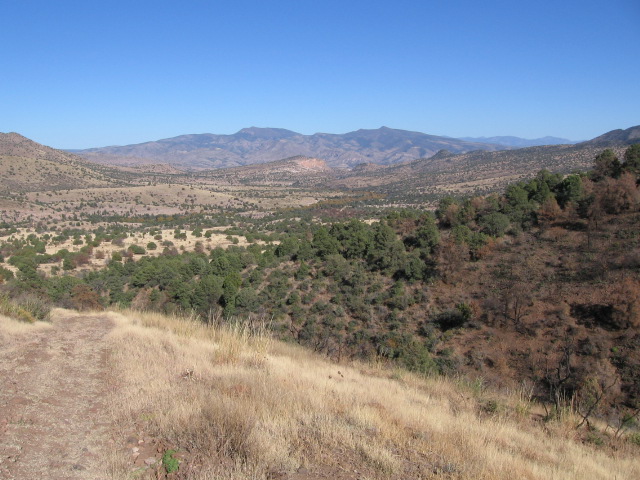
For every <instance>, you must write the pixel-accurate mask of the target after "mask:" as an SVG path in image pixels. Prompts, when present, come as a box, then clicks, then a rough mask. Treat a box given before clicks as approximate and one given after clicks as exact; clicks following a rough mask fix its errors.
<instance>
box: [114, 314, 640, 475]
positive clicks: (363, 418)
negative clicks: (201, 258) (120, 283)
mask: <svg viewBox="0 0 640 480" xmlns="http://www.w3.org/2000/svg"><path fill="white" fill-rule="evenodd" d="M110 315H111V316H112V317H113V319H114V320H115V322H116V324H117V327H116V329H115V330H114V331H113V332H112V333H111V334H110V337H109V342H110V345H111V355H110V365H111V368H112V373H113V376H114V378H116V379H117V381H118V384H119V388H118V390H117V393H114V395H113V396H112V397H111V398H110V404H111V410H112V414H113V416H114V417H115V419H116V421H117V423H118V425H120V427H121V429H122V432H127V431H132V430H134V429H135V431H142V432H143V434H144V435H145V436H146V435H150V436H154V437H156V438H159V439H162V442H163V443H164V444H166V445H169V446H171V447H172V448H176V449H178V450H181V451H183V452H189V455H191V462H192V463H193V464H196V463H199V464H201V468H199V469H198V470H197V471H196V470H193V471H190V473H189V477H188V478H193V479H212V478H217V479H218V478H219V479H241V478H243V479H244V478H252V479H266V478H273V477H278V476H283V475H287V474H289V473H292V472H295V471H296V470H297V469H299V467H301V466H306V467H307V468H309V469H310V470H311V471H313V469H314V468H322V469H324V471H325V472H327V471H329V472H333V473H334V474H335V475H334V476H336V478H346V477H345V476H344V474H342V473H341V472H345V471H349V472H352V471H353V470H357V471H358V472H360V473H359V475H360V476H361V477H362V478H369V479H383V478H384V479H387V478H389V479H401V478H402V479H404V478H431V477H437V476H438V475H444V477H443V478H457V479H462V478H474V479H475V478H477V479H512V478H525V479H526V478H531V479H536V478H539V479H564V478H590V479H605V478H612V477H615V478H618V479H626V478H629V479H631V478H638V477H639V476H640V465H639V464H638V462H637V460H635V458H634V457H633V456H632V455H631V454H630V452H627V453H625V452H618V454H617V456H616V457H615V458H613V457H611V456H608V455H607V454H606V453H605V452H603V451H596V450H593V449H591V448H589V447H585V446H583V445H581V444H580V443H578V442H576V441H574V436H575V429H574V428H573V427H571V428H569V427H567V426H566V425H567V424H553V425H552V424H548V425H547V426H546V431H545V430H544V429H542V428H540V427H538V426H535V425H534V424H532V423H530V420H529V417H528V416H527V415H526V414H523V412H526V411H527V409H529V408H530V405H529V404H528V402H530V398H531V395H530V394H529V395H524V394H523V392H519V393H517V394H513V395H511V396H504V395H497V394H493V393H490V392H489V393H488V392H487V391H486V390H485V389H484V388H476V387H474V386H473V385H465V386H457V385H456V384H454V383H453V382H451V381H448V380H445V379H442V378H433V379H425V378H421V377H418V376H415V375H412V374H409V373H407V372H405V371H398V370H390V369H388V368H384V367H380V366H377V365H365V364H357V363H353V364H349V365H344V364H341V365H338V364H334V363H330V362H328V361H326V360H325V359H322V358H320V357H317V356H314V355H312V354H310V353H308V352H307V351H305V350H303V349H301V348H298V347H296V346H292V345H287V344H283V343H279V342H275V341H272V340H270V339H269V337H268V336H266V335H265V334H264V329H263V328H259V327H258V328H256V326H255V325H254V326H253V327H252V326H250V325H247V324H244V323H236V324H234V325H231V326H228V325H224V324H220V323H216V322H213V323H211V324H209V325H206V324H204V323H202V322H198V321H196V319H193V318H192V319H189V318H186V319H185V318H179V317H166V316H162V315H159V314H150V313H140V312H132V311H127V312H123V313H122V314H118V313H111V314H110ZM555 425H557V426H555ZM550 429H555V431H554V432H553V433H552V434H550V433H549V430H550ZM184 468H187V466H185V467H184Z"/></svg>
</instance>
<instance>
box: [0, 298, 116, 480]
mask: <svg viewBox="0 0 640 480" xmlns="http://www.w3.org/2000/svg"><path fill="white" fill-rule="evenodd" d="M111 328H112V324H111V321H110V320H109V319H108V318H107V317H104V316H100V315H81V314H75V313H73V312H67V311H62V310H57V311H55V312H54V315H53V322H52V327H51V328H34V329H32V330H29V329H27V330H25V331H24V332H22V333H20V334H15V333H9V334H7V333H6V332H1V331H0V479H3V480H5V479H6V480H9V479H25V480H31V479H45V478H46V479H48V480H57V479H104V478H105V475H104V473H103V472H104V470H103V465H104V458H103V454H104V452H105V451H106V450H107V449H108V448H107V444H108V442H109V438H110V435H109V431H108V424H107V413H106V409H105V404H104V398H105V396H106V393H107V388H108V386H107V384H106V383H107V382H106V374H105V370H106V346H105V335H106V334H107V332H109V330H110V329H111Z"/></svg>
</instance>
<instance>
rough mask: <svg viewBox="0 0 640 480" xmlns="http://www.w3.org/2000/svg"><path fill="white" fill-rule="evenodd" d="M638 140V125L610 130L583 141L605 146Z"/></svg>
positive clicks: (639, 134)
mask: <svg viewBox="0 0 640 480" xmlns="http://www.w3.org/2000/svg"><path fill="white" fill-rule="evenodd" d="M638 142H640V125H637V126H635V127H630V128H627V129H626V130H623V129H617V130H611V131H610V132H607V133H605V134H603V135H600V136H599V137H596V138H594V139H592V140H589V141H587V142H584V143H585V144H588V145H591V146H594V147H599V148H607V147H613V146H620V145H631V144H633V143H638Z"/></svg>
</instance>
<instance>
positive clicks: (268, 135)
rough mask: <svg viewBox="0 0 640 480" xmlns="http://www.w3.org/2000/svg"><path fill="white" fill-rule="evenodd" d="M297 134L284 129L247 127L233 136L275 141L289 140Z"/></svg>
mask: <svg viewBox="0 0 640 480" xmlns="http://www.w3.org/2000/svg"><path fill="white" fill-rule="evenodd" d="M296 135H299V133H296V132H292V131H291V130H287V129H285V128H261V127H249V128H243V129H242V130H240V131H238V132H237V133H235V134H234V135H233V136H235V137H240V138H252V139H256V138H260V139H266V140H274V139H275V140H277V139H281V138H291V137H294V136H296Z"/></svg>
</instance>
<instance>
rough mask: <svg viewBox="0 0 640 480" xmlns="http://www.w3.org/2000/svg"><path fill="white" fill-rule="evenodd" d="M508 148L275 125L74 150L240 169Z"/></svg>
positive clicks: (97, 157) (188, 166)
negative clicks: (305, 160)
mask: <svg viewBox="0 0 640 480" xmlns="http://www.w3.org/2000/svg"><path fill="white" fill-rule="evenodd" d="M504 148H508V147H504V146H499V145H491V144H486V143H477V142H466V141H463V140H458V139H455V138H448V137H438V136H434V135H427V134H424V133H419V132H409V131H405V130H396V129H391V128H387V127H382V128H379V129H376V130H358V131H355V132H350V133H346V134H342V135H339V134H328V133H316V134H313V135H302V134H299V133H296V132H292V131H290V130H284V129H274V128H256V127H252V128H245V129H242V130H240V131H239V132H237V133H235V134H233V135H214V134H199V135H181V136H178V137H174V138H168V139H164V140H158V141H155V142H146V143H141V144H138V145H127V146H114V147H103V148H91V149H86V150H79V151H75V153H78V154H79V155H82V156H83V157H84V158H87V159H88V160H91V161H94V162H99V163H103V164H113V165H116V164H117V165H129V166H130V165H136V164H139V163H167V164H170V165H172V166H174V167H176V168H179V169H183V170H203V169H211V168H225V167H236V166H242V165H250V164H255V163H265V162H270V161H276V160H281V159H283V158H289V157H294V156H305V157H313V158H321V159H323V160H325V161H326V162H327V164H328V165H329V166H331V167H337V168H350V167H353V166H355V165H357V164H360V163H364V162H370V163H377V164H383V165H388V164H395V163H399V162H405V161H410V160H415V159H417V158H422V157H429V156H431V155H433V154H434V153H436V152H437V151H439V150H442V149H447V150H449V151H451V152H455V153H458V152H466V151H470V150H500V149H504Z"/></svg>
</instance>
